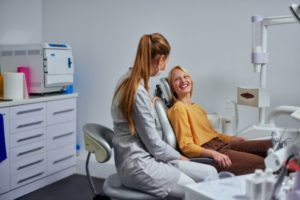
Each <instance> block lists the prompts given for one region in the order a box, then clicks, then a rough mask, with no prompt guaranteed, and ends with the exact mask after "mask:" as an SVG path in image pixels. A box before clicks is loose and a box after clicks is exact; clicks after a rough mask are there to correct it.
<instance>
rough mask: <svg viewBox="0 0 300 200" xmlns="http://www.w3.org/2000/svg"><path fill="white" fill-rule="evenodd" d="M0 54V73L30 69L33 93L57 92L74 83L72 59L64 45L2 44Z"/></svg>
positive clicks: (69, 50) (70, 52) (70, 51)
mask: <svg viewBox="0 0 300 200" xmlns="http://www.w3.org/2000/svg"><path fill="white" fill-rule="evenodd" d="M0 53H1V54H0V55H1V59H0V60H1V73H3V72H16V71H17V67H19V66H29V68H30V73H31V74H30V93H32V94H43V93H49V92H59V91H63V90H65V88H66V87H67V86H68V85H72V84H73V74H74V64H73V56H72V50H71V47H70V46H69V45H67V44H51V43H39V44H20V45H1V46H0Z"/></svg>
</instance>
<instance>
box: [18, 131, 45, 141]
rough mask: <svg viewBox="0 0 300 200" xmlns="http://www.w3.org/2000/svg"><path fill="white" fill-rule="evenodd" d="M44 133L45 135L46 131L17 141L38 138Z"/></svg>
mask: <svg viewBox="0 0 300 200" xmlns="http://www.w3.org/2000/svg"><path fill="white" fill-rule="evenodd" d="M43 135H44V133H41V134H38V135H33V136H30V137H26V138H21V139H18V140H17V142H24V141H26V140H31V139H34V138H38V137H41V136H43Z"/></svg>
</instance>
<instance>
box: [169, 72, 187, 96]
mask: <svg viewBox="0 0 300 200" xmlns="http://www.w3.org/2000/svg"><path fill="white" fill-rule="evenodd" d="M171 83H172V87H173V90H174V92H175V93H176V94H177V97H178V99H179V100H180V99H182V98H184V97H187V96H189V97H190V94H191V91H192V78H191V76H190V75H189V74H186V73H185V72H183V71H182V70H180V69H175V70H174V71H173V72H172V76H171Z"/></svg>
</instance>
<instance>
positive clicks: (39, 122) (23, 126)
mask: <svg viewBox="0 0 300 200" xmlns="http://www.w3.org/2000/svg"><path fill="white" fill-rule="evenodd" d="M43 122H44V120H41V121H37V122H31V123H28V124H21V125H19V126H17V128H25V127H28V126H34V125H38V124H41V123H43Z"/></svg>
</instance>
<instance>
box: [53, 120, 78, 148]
mask: <svg viewBox="0 0 300 200" xmlns="http://www.w3.org/2000/svg"><path fill="white" fill-rule="evenodd" d="M75 142H76V124H75V121H71V122H66V123H63V124H58V125H52V126H49V127H47V147H48V150H49V149H55V148H57V147H61V146H65V145H68V144H75Z"/></svg>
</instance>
